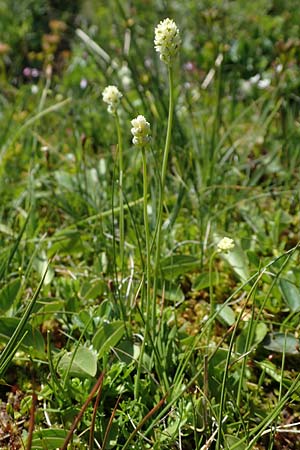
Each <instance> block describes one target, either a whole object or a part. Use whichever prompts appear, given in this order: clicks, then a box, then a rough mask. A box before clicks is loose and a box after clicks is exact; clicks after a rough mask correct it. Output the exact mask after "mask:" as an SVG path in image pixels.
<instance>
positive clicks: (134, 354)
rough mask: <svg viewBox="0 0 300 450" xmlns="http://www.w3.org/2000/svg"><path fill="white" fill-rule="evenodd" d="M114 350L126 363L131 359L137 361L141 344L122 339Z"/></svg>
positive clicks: (130, 361)
mask: <svg viewBox="0 0 300 450" xmlns="http://www.w3.org/2000/svg"><path fill="white" fill-rule="evenodd" d="M115 352H116V354H117V355H118V359H120V361H123V362H125V363H126V364H127V365H129V364H130V363H132V361H137V360H138V357H139V354H140V352H141V346H140V345H137V344H134V343H133V342H132V341H128V340H126V341H122V342H120V344H119V345H118V346H117V347H116V348H115Z"/></svg>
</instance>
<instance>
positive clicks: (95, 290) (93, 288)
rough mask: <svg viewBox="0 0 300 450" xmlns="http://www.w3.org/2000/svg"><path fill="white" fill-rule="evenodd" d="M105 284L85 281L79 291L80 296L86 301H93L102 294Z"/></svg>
mask: <svg viewBox="0 0 300 450" xmlns="http://www.w3.org/2000/svg"><path fill="white" fill-rule="evenodd" d="M104 289H105V284H104V282H103V281H102V280H95V281H85V282H84V283H83V284H82V286H81V289H80V296H81V297H82V298H84V299H86V300H89V299H95V298H97V297H99V296H100V295H102V294H103V292H104Z"/></svg>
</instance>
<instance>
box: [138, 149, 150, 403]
mask: <svg viewBox="0 0 300 450" xmlns="http://www.w3.org/2000/svg"><path fill="white" fill-rule="evenodd" d="M142 156H143V194H144V229H145V239H146V318H145V335H144V339H143V343H142V347H141V353H140V357H139V363H138V370H137V375H136V380H135V392H134V394H135V399H136V400H138V396H139V384H140V376H141V369H142V362H143V355H144V352H145V346H146V339H147V337H148V335H149V330H150V324H151V323H150V320H151V296H150V284H151V259H150V253H151V248H150V247H151V242H150V231H149V220H148V211H147V199H148V176H147V158H146V151H145V148H144V147H143V148H142Z"/></svg>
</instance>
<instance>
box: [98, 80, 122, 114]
mask: <svg viewBox="0 0 300 450" xmlns="http://www.w3.org/2000/svg"><path fill="white" fill-rule="evenodd" d="M122 97H123V95H122V94H121V92H120V91H119V89H118V88H117V86H107V87H106V88H105V89H104V91H103V92H102V98H103V101H104V103H107V104H108V107H107V111H108V112H109V113H110V114H115V113H116V112H117V108H118V106H119V104H120V100H121V98H122Z"/></svg>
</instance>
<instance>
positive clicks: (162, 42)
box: [154, 19, 181, 66]
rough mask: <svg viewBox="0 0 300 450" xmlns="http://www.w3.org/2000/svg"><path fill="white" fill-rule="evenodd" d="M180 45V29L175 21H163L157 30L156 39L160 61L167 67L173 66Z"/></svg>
mask: <svg viewBox="0 0 300 450" xmlns="http://www.w3.org/2000/svg"><path fill="white" fill-rule="evenodd" d="M180 45H181V39H180V35H179V29H178V27H177V25H176V23H175V22H174V20H172V19H165V20H162V21H161V22H160V23H159V24H158V25H157V27H156V28H155V38H154V47H155V50H156V51H157V52H159V53H160V59H161V60H162V61H163V62H164V63H166V64H167V65H169V66H170V65H172V63H173V61H174V58H175V57H176V55H177V53H178V51H179V47H180Z"/></svg>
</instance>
